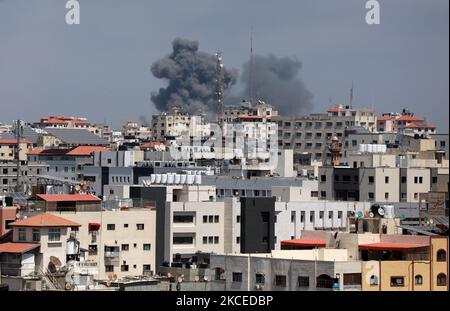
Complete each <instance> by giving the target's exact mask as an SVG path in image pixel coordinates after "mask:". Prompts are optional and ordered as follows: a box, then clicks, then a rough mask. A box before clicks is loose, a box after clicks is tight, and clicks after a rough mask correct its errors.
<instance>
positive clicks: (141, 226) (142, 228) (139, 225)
mask: <svg viewBox="0 0 450 311" xmlns="http://www.w3.org/2000/svg"><path fill="white" fill-rule="evenodd" d="M136 230H144V224H136Z"/></svg>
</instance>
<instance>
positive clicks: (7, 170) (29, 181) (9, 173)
mask: <svg viewBox="0 0 450 311" xmlns="http://www.w3.org/2000/svg"><path fill="white" fill-rule="evenodd" d="M47 170H48V165H47V164H46V163H40V162H32V161H29V162H27V161H21V165H20V174H19V189H18V190H19V191H28V190H30V189H31V186H33V185H36V184H37V181H38V179H39V178H40V177H42V176H45V175H46V174H47ZM16 186H17V163H16V162H15V161H7V162H0V193H8V192H15V191H17V188H16Z"/></svg>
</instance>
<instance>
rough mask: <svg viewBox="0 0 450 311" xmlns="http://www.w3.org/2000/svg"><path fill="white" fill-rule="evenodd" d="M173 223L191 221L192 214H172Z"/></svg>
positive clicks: (192, 220) (192, 219)
mask: <svg viewBox="0 0 450 311" xmlns="http://www.w3.org/2000/svg"><path fill="white" fill-rule="evenodd" d="M173 222H174V223H193V222H194V216H193V215H173Z"/></svg>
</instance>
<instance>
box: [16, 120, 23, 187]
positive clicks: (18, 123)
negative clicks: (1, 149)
mask: <svg viewBox="0 0 450 311" xmlns="http://www.w3.org/2000/svg"><path fill="white" fill-rule="evenodd" d="M22 135H23V123H22V120H16V192H20V180H19V179H20V177H21V167H20V151H21V150H20V139H21V137H22Z"/></svg>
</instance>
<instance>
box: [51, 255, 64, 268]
mask: <svg viewBox="0 0 450 311" xmlns="http://www.w3.org/2000/svg"><path fill="white" fill-rule="evenodd" d="M50 262H51V263H52V264H54V265H55V267H61V266H62V263H61V260H59V258H58V257H55V256H50Z"/></svg>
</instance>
